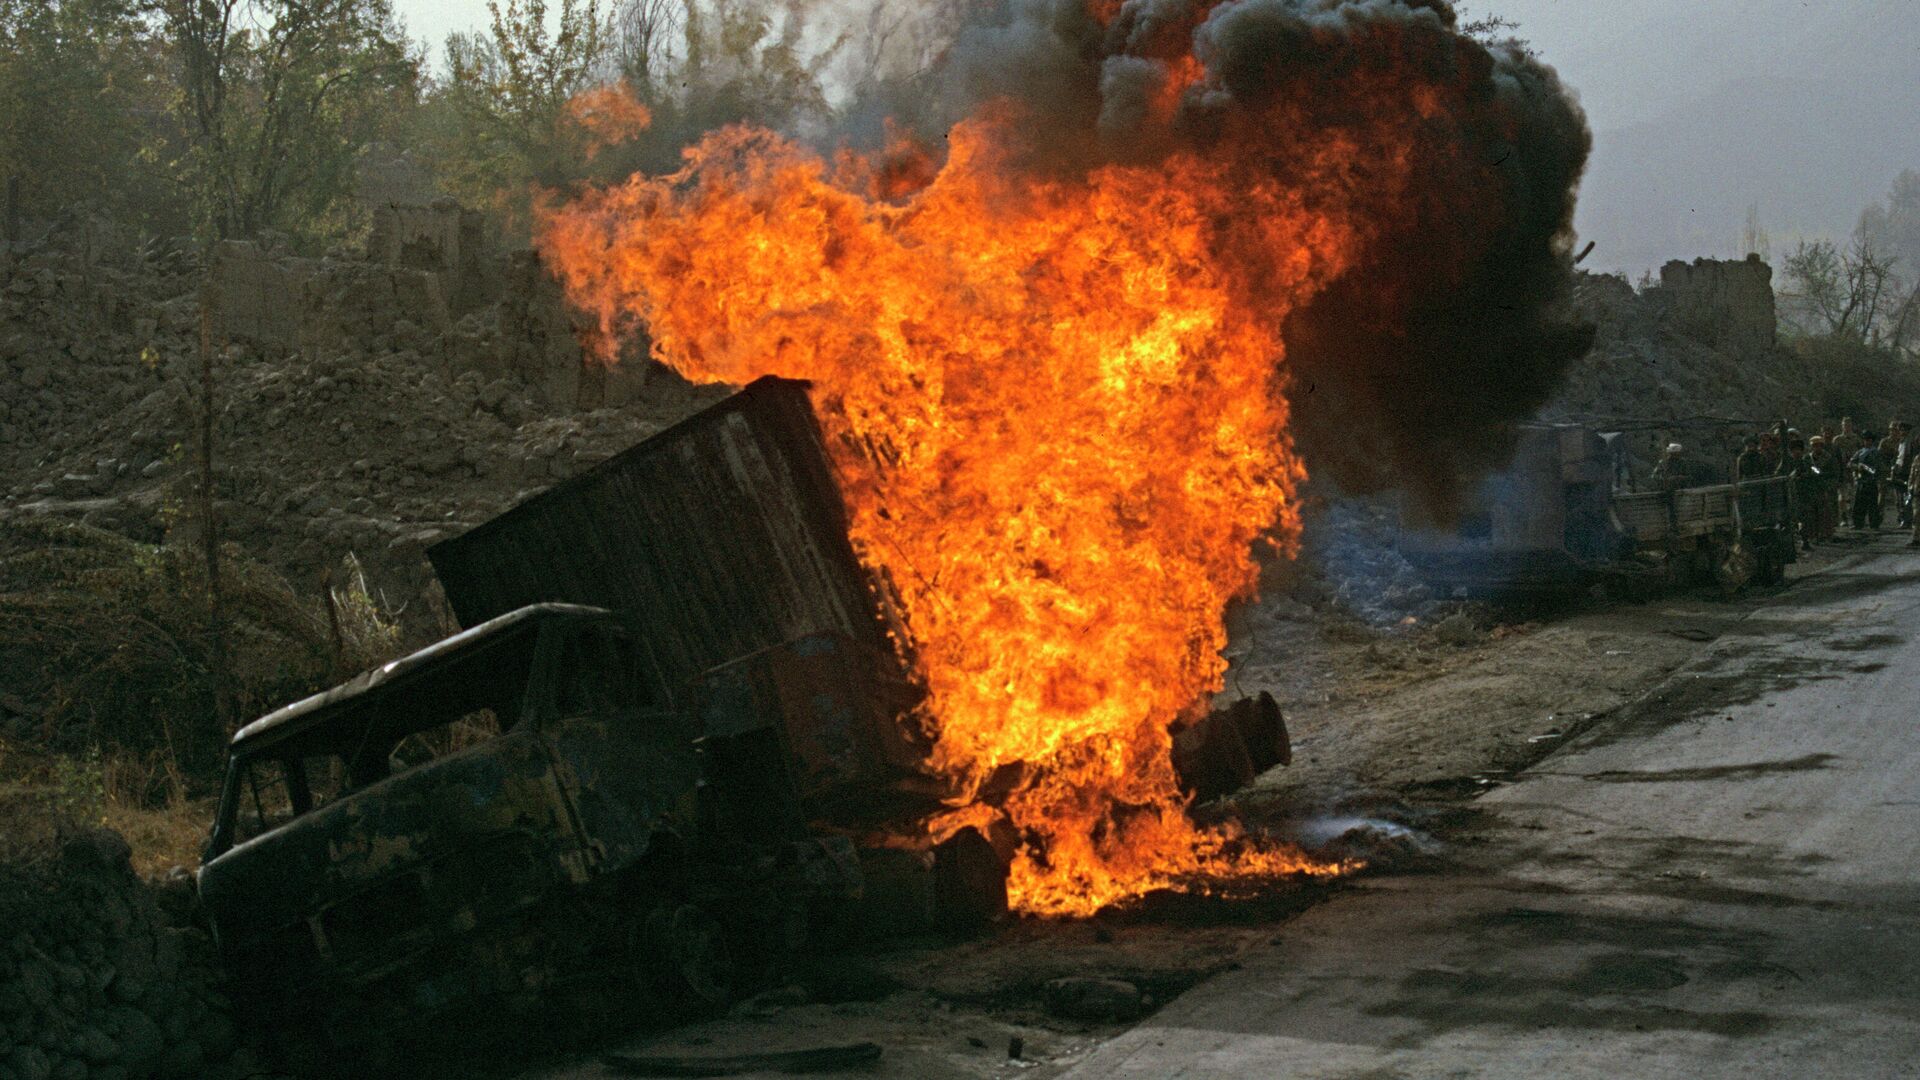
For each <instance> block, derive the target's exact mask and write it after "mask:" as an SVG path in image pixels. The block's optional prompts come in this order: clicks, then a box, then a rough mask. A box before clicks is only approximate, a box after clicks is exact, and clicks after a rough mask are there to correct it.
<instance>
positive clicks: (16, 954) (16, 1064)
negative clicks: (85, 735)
mask: <svg viewBox="0 0 1920 1080" xmlns="http://www.w3.org/2000/svg"><path fill="white" fill-rule="evenodd" d="M128 855H129V852H128V849H127V845H126V842H125V841H124V840H122V839H121V838H120V837H119V836H118V835H117V834H115V833H111V832H106V831H98V830H96V831H82V832H78V833H75V834H73V835H71V836H69V837H68V838H67V839H66V840H65V841H64V843H63V844H62V845H61V847H60V849H59V852H58V854H57V856H55V857H54V858H53V859H52V860H51V861H50V862H49V863H48V864H46V865H28V866H22V865H18V864H9V865H6V866H0V1075H4V1076H7V1077H10V1078H17V1080H152V1078H161V1080H187V1078H201V1077H205V1078H208V1080H228V1078H231V1080H240V1078H242V1077H270V1076H271V1074H270V1073H267V1072H265V1071H263V1070H262V1069H261V1067H260V1066H259V1064H258V1063H257V1061H256V1060H255V1058H254V1056H253V1054H252V1053H251V1052H250V1051H248V1050H245V1049H242V1048H240V1046H239V1038H238V1035H237V1033H236V1031H235V1028H234V1024H233V1020H232V1017H231V1009H230V1007H229V1004H228V1002H227V999H226V997H225V996H224V995H223V994H222V993H221V991H220V990H219V988H218V986H219V980H218V976H217V973H216V971H215V969H214V958H213V946H212V942H210V941H209V940H207V938H206V936H205V934H203V933H202V932H200V931H199V930H197V929H193V928H191V927H190V926H188V925H187V924H185V923H183V922H180V921H178V920H174V919H169V918H168V917H167V916H166V915H165V914H164V913H163V912H162V910H161V907H160V906H159V904H158V903H157V902H156V899H155V894H154V893H153V892H151V891H150V890H148V889H147V888H146V887H145V886H143V885H142V884H141V882H140V881H139V880H138V879H137V878H136V877H135V876H134V873H133V868H132V866H131V865H130V863H129V861H128Z"/></svg>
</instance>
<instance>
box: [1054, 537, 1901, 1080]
mask: <svg viewBox="0 0 1920 1080" xmlns="http://www.w3.org/2000/svg"><path fill="white" fill-rule="evenodd" d="M1901 540H1904V537H1898V538H1896V534H1892V533H1888V534H1886V535H1885V536H1884V537H1882V538H1880V539H1878V540H1876V541H1872V542H1870V543H1866V544H1863V545H1862V546H1861V547H1860V548H1859V549H1858V550H1855V551H1852V552H1850V553H1848V554H1846V555H1843V556H1841V557H1840V558H1838V559H1836V560H1835V561H1833V562H1832V563H1830V564H1828V565H1827V566H1826V567H1825V568H1823V569H1822V570H1820V571H1819V572H1817V573H1814V574H1811V575H1810V576H1808V577H1806V578H1803V579H1801V580H1799V581H1797V582H1794V583H1793V584H1790V585H1789V586H1787V587H1786V588H1785V589H1783V590H1781V591H1780V592H1779V594H1778V595H1777V596H1775V597H1774V598H1773V600H1772V602H1770V603H1766V604H1763V605H1759V606H1757V607H1756V608H1755V609H1754V611H1753V614H1752V615H1751V616H1749V617H1748V618H1747V619H1745V620H1744V621H1742V622H1740V623H1739V624H1737V625H1736V626H1735V627H1734V628H1733V629H1732V630H1731V631H1730V632H1728V633H1727V634H1725V635H1724V636H1722V637H1721V638H1720V639H1719V640H1718V641H1717V642H1716V643H1715V644H1714V645H1713V646H1712V647H1711V648H1710V649H1708V650H1707V651H1706V652H1705V653H1704V654H1702V656H1701V657H1700V658H1699V659H1698V660H1697V661H1695V662H1694V663H1692V664H1690V665H1688V666H1687V667H1685V668H1683V669H1682V670H1681V671H1680V672H1678V673H1677V674H1676V675H1675V676H1674V677H1673V678H1671V679H1669V680H1668V681H1666V682H1665V683H1663V684H1662V685H1661V686H1660V687H1659V688H1658V689H1657V690H1656V691H1654V692H1653V693H1652V694H1651V695H1649V696H1648V697H1646V698H1644V699H1642V700H1641V701H1640V702H1638V703H1636V704H1635V705H1633V706H1630V707H1629V708H1626V709H1624V710H1622V711H1621V712H1620V713H1618V714H1617V715H1615V716H1612V717H1609V718H1606V719H1604V720H1603V721H1601V722H1600V723H1599V724H1597V725H1596V726H1595V727H1593V728H1592V729H1590V730H1589V731H1587V732H1586V733H1585V734H1583V735H1582V736H1581V737H1580V738H1579V739H1577V740H1574V741H1573V742H1572V743H1571V744H1570V745H1569V746H1568V747H1566V748H1565V749H1564V750H1563V751H1561V752H1560V753H1557V754H1555V755H1553V756H1552V757H1550V758H1548V759H1546V760H1545V761H1543V762H1541V763H1540V764H1539V765H1538V766H1536V767H1535V768H1533V769H1531V770H1529V771H1528V772H1526V773H1524V774H1522V775H1521V776H1519V777H1517V778H1515V781H1514V782H1512V783H1510V784H1507V785H1505V786H1502V787H1501V788H1499V789H1498V790H1495V791H1493V792H1491V793H1490V794H1488V795H1486V796H1484V797H1482V798H1481V799H1479V800H1477V801H1476V803H1475V804H1474V805H1475V810H1474V812H1473V820H1472V822H1471V824H1470V825H1469V826H1468V827H1467V829H1466V830H1465V831H1464V833H1462V834H1459V835H1452V836H1450V837H1449V841H1448V843H1449V848H1448V851H1447V852H1446V853H1445V854H1444V855H1443V856H1442V857H1441V858H1440V859H1439V860H1438V863H1439V866H1438V867H1437V868H1435V869H1433V870H1431V871H1430V872H1425V873H1420V874H1411V875H1398V876H1391V875H1390V876H1383V877H1379V878H1374V879H1371V880H1368V881H1365V882H1362V883H1360V884H1359V885H1357V887H1356V888H1354V889H1353V890H1352V891H1350V892H1348V893H1345V894H1343V895H1341V896H1340V897H1338V898H1336V899H1335V900H1333V901H1331V902H1329V903H1327V904H1324V905H1322V906H1320V907H1318V908H1315V909H1313V910H1312V911H1310V912H1308V913H1306V914H1305V915H1303V916H1301V917H1300V918H1298V919H1295V920H1293V921H1292V922H1290V923H1288V924H1287V925H1286V926H1285V927H1284V929H1283V930H1282V931H1281V932H1280V935H1279V936H1278V937H1277V938H1276V939H1275V941H1274V944H1273V946H1272V948H1271V949H1268V950H1265V951H1262V952H1260V953H1257V954H1255V955H1254V956H1252V957H1250V958H1249V959H1248V960H1247V962H1246V964H1245V966H1244V967H1242V968H1241V969H1240V970H1238V971H1234V972H1230V973H1228V974H1225V975H1222V976H1219V977H1217V978H1215V979H1213V980H1211V981H1209V982H1207V983H1204V984H1202V985H1201V986H1199V987H1197V988H1195V989H1193V990H1191V991H1189V992H1188V993H1186V994H1185V995H1183V996H1181V997H1180V998H1178V999H1177V1000H1175V1001H1174V1002H1173V1003H1172V1004H1170V1005H1169V1006H1168V1007H1167V1008H1165V1009H1163V1010H1162V1011H1161V1012H1160V1013H1158V1014H1156V1015H1155V1016H1154V1017H1152V1018H1151V1019H1149V1020H1148V1021H1146V1022H1145V1023H1144V1024H1142V1025H1141V1026H1139V1027H1137V1028H1135V1029H1134V1030H1132V1031H1130V1032H1128V1033H1126V1034H1124V1035H1122V1036H1120V1037H1119V1038H1117V1039H1115V1040H1113V1041H1112V1042H1110V1043H1107V1044H1106V1045H1104V1046H1102V1047H1100V1048H1099V1049H1097V1050H1095V1051H1094V1052H1093V1053H1092V1054H1090V1055H1089V1056H1088V1057H1087V1059H1085V1060H1084V1061H1083V1062H1081V1063H1080V1064H1079V1065H1078V1066H1077V1067H1076V1068H1074V1069H1073V1070H1072V1071H1071V1072H1069V1073H1068V1074H1067V1075H1068V1076H1070V1077H1075V1078H1081V1080H1120V1078H1134V1077H1139V1078H1153V1080H1171V1078H1201V1077H1236V1078H1238V1077H1297V1078H1350V1080H1361V1078H1367V1080H1390V1078H1403V1077H1404V1078H1426V1077H1528V1078H1533V1077H1608V1078H1623V1077H1624V1078H1664V1077H1673V1078H1688V1080H1691V1078H1700V1077H1743V1078H1757V1077H1920V553H1913V552H1909V551H1906V550H1904V548H1903V547H1902V546H1901V543H1900V541H1901Z"/></svg>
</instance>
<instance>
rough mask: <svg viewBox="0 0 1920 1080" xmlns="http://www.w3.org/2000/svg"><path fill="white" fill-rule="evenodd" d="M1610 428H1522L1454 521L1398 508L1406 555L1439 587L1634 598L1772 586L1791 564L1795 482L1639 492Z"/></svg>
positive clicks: (1400, 542) (1752, 482) (1780, 480)
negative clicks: (1599, 587)
mask: <svg viewBox="0 0 1920 1080" xmlns="http://www.w3.org/2000/svg"><path fill="white" fill-rule="evenodd" d="M1622 441H1623V440H1622V439H1621V438H1620V437H1619V436H1618V435H1617V434H1614V433H1608V432H1600V431H1595V430H1593V429H1591V428H1588V427H1585V426H1582V425H1577V424H1534V425H1528V426H1527V427H1525V428H1523V429H1522V430H1521V434H1520V440H1519V443H1518V445H1517V447H1516V449H1515V452H1514V457H1513V461H1512V463H1511V464H1510V465H1508V467H1507V468H1505V469H1503V470H1501V471H1499V472H1496V473H1494V474H1492V475H1490V476H1488V477H1487V478H1485V479H1484V480H1483V481H1482V482H1481V483H1480V485H1479V487H1478V488H1477V489H1476V490H1475V492H1474V493H1473V496H1472V498H1471V499H1470V500H1469V501H1468V503H1467V505H1466V506H1465V507H1464V508H1462V509H1461V511H1460V513H1459V514H1458V515H1457V517H1455V518H1454V519H1453V520H1452V521H1451V522H1448V523H1438V522H1435V521H1433V520H1431V519H1430V518H1427V517H1425V516H1424V515H1422V514H1421V513H1419V512H1418V510H1417V509H1416V508H1414V507H1413V506H1411V505H1407V504H1403V506H1402V509H1401V515H1400V528H1399V537H1398V546H1399V550H1400V553H1401V555H1402V556H1403V557H1405V558H1406V559H1407V561H1408V562H1409V563H1411V564H1412V565H1413V566H1414V568H1415V569H1416V570H1417V571H1419V572H1420V574H1421V575H1422V576H1423V577H1424V578H1425V579H1426V580H1427V581H1429V582H1430V583H1432V584H1433V585H1434V586H1436V587H1437V588H1439V589H1441V590H1443V591H1453V590H1465V591H1467V592H1469V593H1476V594H1484V593H1516V592H1559V591H1568V590H1577V589H1582V588H1587V587H1590V586H1592V585H1594V584H1596V583H1603V584H1611V585H1615V586H1619V587H1621V588H1623V589H1627V590H1633V591H1641V590H1645V589H1649V588H1656V587H1659V586H1662V585H1670V584H1703V583H1715V584H1718V585H1719V586H1720V587H1722V588H1724V589H1727V590H1729V591H1731V590H1733V589H1736V588H1738V587H1739V586H1740V585H1742V584H1744V583H1745V582H1747V581H1749V580H1752V581H1757V582H1759V583H1761V584H1770V583H1774V582H1778V581H1779V580H1780V579H1781V576H1782V574H1783V572H1784V568H1785V567H1786V566H1787V565H1788V564H1790V563H1792V562H1794V561H1795V557H1796V545H1795V535H1794V523H1795V521H1796V520H1797V517H1796V505H1795V501H1794V499H1795V496H1794V488H1793V482H1792V481H1791V480H1789V479H1788V478H1786V477H1767V478H1765V479H1760V480H1748V481H1743V482H1739V483H1716V484H1699V485H1691V486H1685V487H1680V488H1677V489H1671V490H1660V489H1654V490H1634V487H1635V486H1636V484H1635V481H1634V479H1633V477H1632V476H1631V474H1630V472H1629V469H1628V465H1627V462H1626V460H1625V457H1624V452H1623V448H1622Z"/></svg>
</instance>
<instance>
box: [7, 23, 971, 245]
mask: <svg viewBox="0 0 1920 1080" xmlns="http://www.w3.org/2000/svg"><path fill="white" fill-rule="evenodd" d="M962 2H963V0H938V2H933V3H927V4H922V5H899V4H886V3H882V2H880V0H867V6H865V7H864V8H861V7H859V6H858V5H847V4H843V3H831V4H830V3H828V2H827V0H553V2H552V3H551V4H550V3H549V0H489V3H488V5H487V9H488V19H487V25H485V26H484V27H479V28H476V29H475V30H474V31H472V32H469V33H460V34H453V35H451V36H450V37H449V38H448V39H447V41H446V42H445V49H444V63H443V65H442V66H440V67H438V68H434V67H431V66H430V65H429V64H428V62H427V59H426V54H425V51H424V50H423V49H422V48H421V47H420V46H419V45H418V44H417V43H414V42H411V41H409V40H408V39H407V38H406V36H405V35H404V33H403V30H402V28H401V26H400V24H399V22H398V20H397V19H396V18H395V17H394V12H393V9H392V6H391V0H0V184H4V188H0V198H4V199H5V205H4V207H0V209H4V211H5V214H6V222H5V224H6V227H7V228H9V229H14V230H17V229H19V228H21V227H23V226H22V224H21V223H22V222H23V221H24V222H36V221H42V222H43V221H47V220H51V219H54V218H57V217H59V216H60V215H62V214H65V213H73V212H78V211H82V210H85V211H93V212H100V213H105V214H107V215H109V216H111V217H113V218H115V219H117V220H120V221H124V222H127V223H129V224H132V225H134V226H136V227H138V228H141V229H144V230H147V231H149V232H152V233H156V234H162V235H188V234H190V235H193V236H196V237H199V238H201V239H203V240H209V239H222V238H235V237H255V236H260V235H262V234H266V233H273V234H278V235H281V236H284V237H287V238H288V239H289V240H290V241H291V242H292V243H294V244H295V245H297V246H303V247H314V246H318V245H320V244H322V243H324V242H325V240H326V239H328V238H331V237H338V236H341V235H344V234H348V233H351V232H352V231H353V230H354V229H355V228H357V227H359V226H361V225H362V224H364V221H365V217H366V213H365V212H366V208H367V206H366V204H367V203H368V202H370V201H377V200H379V199H382V198H392V197H405V198H425V197H430V196H431V195H433V194H436V193H444V194H449V195H453V196H455V197H457V198H459V199H461V200H462V201H464V202H466V203H468V204H470V205H485V206H492V207H494V208H496V209H499V210H502V211H504V212H505V216H506V217H507V219H508V220H509V221H517V222H519V223H520V224H521V225H523V226H524V223H525V211H526V209H527V207H528V205H529V203H530V200H531V198H532V197H533V191H534V189H535V188H536V187H555V186H561V185H565V184H567V183H570V182H574V181H577V180H580V179H586V178H601V179H604V178H608V177H612V176H617V175H624V174H625V173H626V172H630V171H632V170H633V169H635V168H647V169H650V170H663V169H671V168H674V167H676V163H677V161H678V158H679V153H680V151H681V149H682V148H683V147H684V146H685V145H687V144H688V143H689V142H690V141H691V140H692V139H694V138H696V137H697V136H698V135H699V134H701V133H703V132H705V131H707V130H710V129H712V128H714V127H717V126H719V125H722V124H726V123H730V122H736V121H743V120H751V121H753V122H756V123H759V124H763V125H768V126H772V127H776V128H779V129H782V130H786V131H789V132H791V133H794V134H796V135H800V136H802V137H805V136H807V135H808V134H809V133H820V132H824V131H826V130H827V129H828V128H829V127H830V126H832V124H833V122H834V121H835V120H836V118H837V117H844V116H845V115H847V114H849V113H850V112H855V111H858V110H859V109H860V108H861V107H862V106H863V105H864V104H869V103H871V102H872V101H873V100H874V99H876V98H879V97H885V96H901V95H902V94H903V88H907V87H910V86H911V85H912V84H913V82H914V80H916V79H918V78H922V77H924V75H925V73H926V72H927V71H928V70H929V68H930V67H931V65H932V63H933V61H934V59H935V58H936V56H937V55H938V53H939V50H940V49H941V48H942V47H943V46H944V43H945V41H946V40H947V35H948V34H949V33H950V32H951V29H952V27H953V26H954V25H956V24H957V18H958V13H959V9H960V5H961V3H962ZM850 8H851V9H853V13H852V14H851V15H849V14H848V12H849V9H850ZM614 86H617V87H620V88H621V93H622V94H624V95H630V96H631V97H632V98H633V99H634V100H637V101H638V102H639V103H640V104H642V105H643V106H644V107H645V110H646V112H647V113H649V114H650V115H651V123H650V124H649V125H647V126H646V127H645V129H644V130H640V129H639V127H638V126H637V125H635V126H634V127H633V129H632V130H630V131H628V132H626V134H627V135H628V136H630V137H628V138H624V139H621V140H618V141H617V145H602V143H603V141H604V140H598V139H591V138H587V137H584V136H583V134H582V132H581V131H580V130H578V125H577V124H573V123H570V120H572V119H576V118H575V117H574V116H573V114H571V113H570V112H569V109H568V103H569V102H570V101H572V100H573V99H574V98H575V97H576V96H577V95H579V94H581V93H582V92H583V91H586V90H590V89H593V88H596V87H614Z"/></svg>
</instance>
